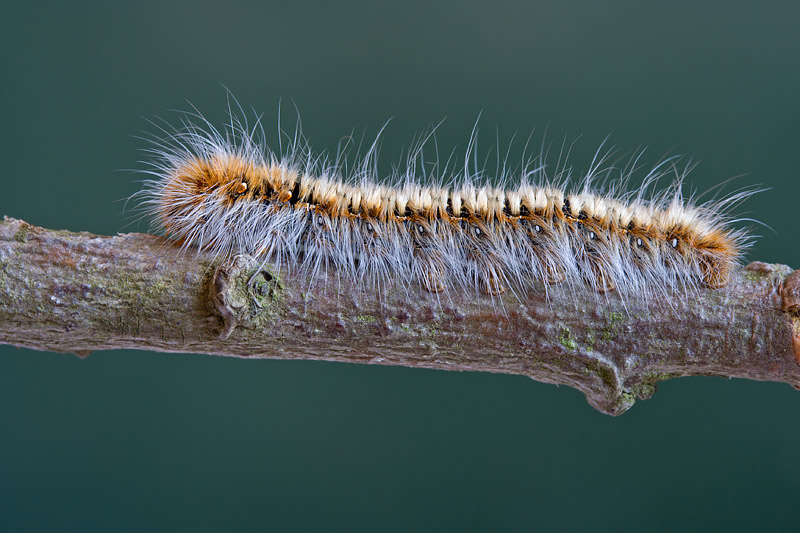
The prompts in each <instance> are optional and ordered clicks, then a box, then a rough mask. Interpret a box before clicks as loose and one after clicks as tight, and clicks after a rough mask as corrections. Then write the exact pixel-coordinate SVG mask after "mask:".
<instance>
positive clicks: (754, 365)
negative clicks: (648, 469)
mask: <svg viewBox="0 0 800 533" xmlns="http://www.w3.org/2000/svg"><path fill="white" fill-rule="evenodd" d="M798 315H800V271H794V272H793V271H792V269H790V268H789V267H787V266H784V265H771V264H766V263H758V262H756V263H751V264H749V265H748V266H747V267H745V268H743V269H741V270H739V271H737V272H735V273H734V275H733V278H732V280H731V282H730V283H729V284H728V285H727V286H726V287H724V288H721V289H717V290H702V291H698V292H697V293H693V294H691V295H687V294H677V295H675V296H674V297H672V298H664V299H651V300H650V301H645V302H631V301H630V300H628V301H626V302H623V301H622V300H621V299H620V298H619V297H618V296H617V295H615V294H611V295H603V296H598V295H595V294H574V293H572V292H570V291H569V290H567V289H566V288H564V287H560V286H557V285H556V286H549V287H546V288H545V287H543V288H542V290H541V291H537V292H535V293H531V294H527V295H524V296H521V295H518V294H517V295H515V294H514V293H513V292H512V291H508V292H506V293H504V294H503V295H500V296H497V295H494V296H492V295H476V294H452V293H451V294H446V295H444V294H442V293H439V294H433V293H429V292H426V291H424V290H422V289H421V288H417V287H408V286H407V285H406V284H404V283H402V282H398V283H396V284H395V285H394V286H393V287H385V288H383V289H382V290H379V289H374V288H369V287H360V286H357V285H356V284H353V283H350V282H344V281H342V280H338V279H337V277H336V275H335V273H328V275H327V276H326V277H320V276H317V277H316V278H314V279H312V278H311V277H309V276H308V275H306V274H304V273H301V272H296V271H291V272H290V271H288V270H287V269H283V270H280V269H278V268H276V266H275V265H272V264H262V263H259V262H258V261H255V260H253V259H252V258H250V257H247V256H236V257H234V258H228V259H223V258H215V257H213V256H211V255H209V254H204V253H196V252H194V251H192V252H185V251H181V250H180V249H179V247H177V246H175V245H174V244H173V243H172V242H170V241H167V240H165V239H163V238H160V237H156V236H152V235H144V234H135V233H132V234H120V235H116V236H112V237H105V236H96V235H92V234H89V233H72V232H67V231H51V230H46V229H43V228H39V227H36V226H33V225H30V224H28V223H26V222H23V221H20V220H15V219H11V218H6V219H5V220H4V221H3V222H0V343H3V344H11V345H14V346H21V347H27V348H33V349H36V350H49V351H56V352H73V353H76V354H78V355H81V356H85V355H88V354H89V353H90V352H91V351H93V350H108V349H114V348H135V349H141V350H154V351H162V352H194V353H204V354H215V355H226V356H234V357H248V358H273V359H318V360H326V361H344V362H351V363H371V364H385V365H402V366H409V367H424V368H439V369H446V370H474V371H483V372H502V373H509V374H523V375H526V376H529V377H531V378H533V379H535V380H537V381H543V382H547V383H557V384H564V385H569V386H571V387H575V388H577V389H579V390H581V391H582V392H583V393H584V394H586V397H587V399H588V401H589V403H590V404H591V405H592V406H594V407H595V408H597V409H599V410H600V411H602V412H604V413H608V414H613V415H616V414H620V413H622V412H624V411H625V410H627V409H628V408H629V407H630V406H631V405H632V404H633V403H634V401H635V400H636V399H637V398H639V399H645V398H649V397H650V396H651V395H652V394H653V392H654V391H655V388H656V383H657V382H659V381H662V380H665V379H669V378H672V377H678V376H688V375H716V376H727V377H738V378H749V379H756V380H767V381H778V382H785V383H788V384H790V385H792V386H794V387H795V388H800V317H799V316H798Z"/></svg>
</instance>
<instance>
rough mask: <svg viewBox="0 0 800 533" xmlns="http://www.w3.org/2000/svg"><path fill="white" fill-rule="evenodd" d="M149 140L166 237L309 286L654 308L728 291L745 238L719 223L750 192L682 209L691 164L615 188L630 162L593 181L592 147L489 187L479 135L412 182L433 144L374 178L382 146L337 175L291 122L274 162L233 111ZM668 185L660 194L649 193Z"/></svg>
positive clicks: (146, 194)
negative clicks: (479, 160)
mask: <svg viewBox="0 0 800 533" xmlns="http://www.w3.org/2000/svg"><path fill="white" fill-rule="evenodd" d="M165 124H166V123H165ZM159 129H160V134H159V135H160V136H155V137H154V138H151V139H150V140H151V142H152V143H153V144H152V146H151V147H150V148H148V149H146V151H147V152H148V153H149V154H150V156H151V159H150V160H149V161H148V162H147V164H148V165H150V167H149V169H148V170H146V172H148V173H149V174H150V176H151V177H150V179H147V180H146V181H145V187H144V188H143V190H142V191H140V193H139V194H138V196H140V197H141V200H142V207H143V208H144V210H145V211H146V212H147V214H149V215H150V216H151V217H152V218H153V219H154V220H155V223H156V225H157V226H158V227H159V228H160V230H161V231H162V232H163V233H164V234H166V235H167V236H168V237H171V238H173V239H175V240H177V241H178V242H180V243H181V244H182V246H184V247H187V248H188V247H196V248H197V249H201V250H210V251H212V252H213V253H214V254H217V255H220V256H230V255H233V254H237V253H247V254H250V255H253V256H255V257H260V258H262V259H263V260H264V261H274V262H276V263H278V264H279V265H282V266H287V267H289V268H298V269H301V270H303V271H305V272H307V273H309V274H310V275H311V276H312V277H316V276H321V275H327V274H328V273H329V272H336V275H338V276H340V277H341V279H344V280H348V281H351V282H353V283H358V284H369V285H378V284H381V285H385V284H396V283H405V284H409V285H410V284H417V285H421V286H422V287H423V288H424V289H426V290H427V291H430V292H432V293H439V292H442V291H448V290H450V291H452V290H459V291H460V290H474V291H477V292H483V293H487V294H489V295H492V296H494V295H498V294H501V293H503V292H505V291H506V290H508V289H509V288H511V289H512V290H513V291H514V292H515V293H522V294H524V293H527V292H530V291H538V290H541V288H542V287H544V288H545V289H546V287H547V286H548V285H551V284H564V285H566V286H567V287H568V288H569V289H570V290H572V291H587V290H588V291H591V292H593V293H595V294H605V295H607V294H610V293H612V292H616V293H618V294H620V295H622V296H623V297H627V298H632V297H633V298H649V297H652V296H654V295H658V294H665V293H671V292H674V291H694V290H699V289H701V288H709V289H715V288H719V287H722V286H724V285H725V284H726V283H727V282H728V280H729V278H730V275H731V272H732V270H733V269H734V268H735V267H736V265H737V264H738V263H739V261H740V258H741V256H742V252H743V250H744V249H745V248H746V247H747V246H748V244H749V242H750V240H751V238H750V237H749V235H748V233H747V232H746V231H745V230H742V229H734V228H733V227H732V225H733V223H734V222H736V221H735V220H733V219H732V218H731V217H730V216H728V214H727V213H728V212H729V211H730V210H731V208H732V207H733V206H735V205H738V204H739V203H740V202H741V201H742V200H744V199H746V198H747V197H748V196H749V195H750V194H752V193H753V192H754V191H752V190H741V191H739V192H737V193H735V194H732V195H730V196H728V197H727V198H723V199H721V200H709V201H707V202H705V203H697V202H694V201H693V199H692V198H691V197H690V198H688V199H685V198H684V195H683V193H682V187H683V181H684V179H685V176H686V173H687V172H688V170H689V169H690V166H687V167H686V168H684V169H683V170H679V169H678V167H677V165H676V163H675V159H666V160H664V161H662V162H661V163H660V164H658V165H656V166H655V167H653V168H652V170H651V171H650V172H649V173H648V174H647V175H646V176H645V177H644V179H643V182H642V185H641V186H640V187H639V188H638V189H636V190H634V191H626V190H625V188H626V186H627V183H628V182H629V180H630V176H631V174H632V173H633V171H634V167H635V166H636V164H638V157H636V158H632V160H631V161H632V162H631V164H629V165H627V166H626V167H625V168H624V169H621V170H619V169H618V170H619V172H620V179H618V180H615V181H612V180H611V178H610V176H611V169H613V168H614V167H609V168H607V169H601V165H602V164H604V162H605V160H606V158H607V155H606V156H601V155H599V154H600V151H599V150H598V154H596V156H595V161H594V162H593V163H592V166H591V168H590V169H589V170H588V171H587V172H586V173H585V175H583V177H582V178H581V179H578V180H575V178H574V176H573V172H572V170H571V169H570V168H568V167H567V165H566V163H563V162H562V163H560V164H558V165H556V168H555V170H553V171H551V170H549V169H548V167H547V165H546V164H544V163H542V161H544V160H545V159H546V157H545V156H546V154H544V153H543V154H540V155H539V156H538V157H537V158H535V161H536V162H538V163H539V164H538V165H530V164H527V165H525V166H524V167H522V168H520V169H518V170H517V172H516V175H515V173H514V172H513V171H511V170H508V168H507V167H506V164H505V162H503V165H502V168H500V170H499V172H498V175H497V176H495V178H496V182H497V181H499V182H501V185H499V186H498V185H497V184H496V182H495V184H492V183H491V182H490V180H489V179H487V178H486V177H485V173H484V172H483V170H482V169H477V168H471V167H470V164H469V158H470V155H469V154H470V153H471V152H474V144H475V137H476V132H475V130H473V135H472V137H471V139H470V144H469V148H468V150H467V156H466V158H465V164H464V168H463V169H458V170H454V169H453V168H451V164H450V162H449V161H448V163H447V164H445V165H444V168H442V169H440V168H438V166H437V167H436V170H435V171H429V172H427V173H422V174H423V175H422V176H420V175H418V172H417V168H418V164H417V160H418V159H419V158H420V157H421V155H420V154H421V153H422V148H423V146H425V144H426V140H427V139H429V138H430V135H428V136H427V137H426V138H425V139H422V140H421V141H420V142H418V143H417V144H416V146H415V147H414V149H413V150H410V152H409V154H410V155H409V158H408V164H407V168H406V169H405V171H400V170H395V171H394V173H393V174H392V175H391V176H389V177H386V178H381V177H380V176H379V175H378V170H377V164H375V160H376V155H375V154H376V153H377V150H376V146H377V140H376V143H374V144H373V145H372V146H371V147H370V149H369V150H368V152H367V154H366V155H365V156H364V157H363V158H362V159H361V160H360V162H359V164H357V165H355V166H354V170H351V171H349V172H348V171H347V170H346V165H343V164H342V158H341V157H337V158H335V159H333V160H331V159H328V158H326V157H325V156H318V155H314V153H313V152H312V151H311V150H310V148H309V146H308V142H307V141H306V140H305V139H304V137H303V135H302V133H300V131H299V129H300V128H299V121H298V128H297V132H296V133H295V135H294V136H293V137H291V136H288V135H287V136H286V137H288V138H289V141H288V142H287V145H286V146H285V147H284V146H283V145H282V143H283V140H282V139H281V146H280V148H279V150H277V151H273V150H271V149H270V148H268V147H267V144H266V142H265V135H264V133H263V128H261V126H260V122H258V121H257V122H256V125H255V126H253V127H251V126H249V125H248V121H247V119H246V116H244V113H241V115H239V114H237V113H233V112H231V113H230V122H229V123H228V124H226V125H225V127H224V128H223V129H221V130H220V129H218V128H217V127H215V126H213V125H212V124H211V123H210V122H209V121H208V120H206V119H205V118H203V116H202V115H201V114H199V113H194V112H191V113H189V112H187V113H184V114H182V118H181V125H180V127H172V126H168V125H167V126H159ZM279 135H280V134H279ZM562 148H563V147H562ZM543 152H544V150H543ZM639 155H641V153H639ZM498 167H500V165H498ZM531 167H533V168H531ZM448 169H449V170H448ZM672 173H674V174H675V177H674V178H673V179H672V183H671V185H670V186H669V187H667V188H665V189H664V190H662V191H661V192H652V193H651V192H650V191H651V189H653V188H654V185H655V184H656V183H658V181H659V180H661V179H662V178H664V176H667V175H668V174H672ZM575 181H577V186H576V187H574V188H572V189H570V188H569V185H570V184H571V183H573V182H575ZM597 183H600V184H601V185H599V186H598V185H596V184H597ZM503 184H506V185H505V186H503Z"/></svg>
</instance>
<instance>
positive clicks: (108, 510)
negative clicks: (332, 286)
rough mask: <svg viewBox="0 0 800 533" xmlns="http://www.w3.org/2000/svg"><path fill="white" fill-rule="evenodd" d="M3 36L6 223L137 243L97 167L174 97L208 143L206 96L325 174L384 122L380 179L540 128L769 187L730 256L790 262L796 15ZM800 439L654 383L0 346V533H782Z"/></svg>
mask: <svg viewBox="0 0 800 533" xmlns="http://www.w3.org/2000/svg"><path fill="white" fill-rule="evenodd" d="M3 11H4V13H3V21H2V23H0V24H2V32H0V44H2V52H1V54H2V55H0V72H2V78H3V81H2V84H0V86H1V87H2V88H1V89H0V90H1V91H2V94H3V98H2V104H1V105H2V110H3V112H2V118H3V128H2V132H0V135H2V144H1V145H2V147H3V148H2V154H3V155H2V160H1V161H0V165H2V167H1V168H2V170H1V171H0V179H2V183H3V192H2V195H1V196H0V214H6V215H9V216H14V217H17V218H22V219H25V220H27V221H29V222H31V223H34V224H38V225H41V226H45V227H50V228H67V229H71V230H88V231H92V232H95V233H100V234H113V233H115V232H119V231H131V230H145V229H146V225H144V224H136V223H131V218H130V214H125V213H123V202H122V201H121V199H124V198H126V197H127V196H129V195H130V194H132V193H133V192H135V191H136V190H137V189H138V188H139V184H138V183H137V180H140V179H141V178H142V176H141V175H139V174H136V173H130V172H126V171H120V169H130V168H141V167H142V165H141V164H140V163H138V162H137V161H138V160H140V159H141V158H142V157H143V155H142V154H141V153H140V152H139V150H140V149H141V148H142V147H143V146H144V144H143V143H142V142H141V141H139V140H137V139H135V138H134V136H135V135H138V134H139V133H140V132H141V131H142V130H148V129H149V130H150V131H152V128H149V127H148V125H147V123H146V121H145V120H143V118H142V117H145V116H152V115H159V116H163V117H166V118H172V117H174V115H173V114H171V113H170V111H169V109H175V108H178V109H186V108H187V104H186V102H185V100H187V99H188V100H189V101H191V102H192V103H193V104H195V105H196V106H197V107H198V108H199V109H200V110H202V111H203V112H204V113H205V114H206V115H207V116H209V117H210V118H211V119H212V120H213V121H215V122H217V123H219V122H220V121H221V120H223V119H224V110H225V105H226V104H225V98H226V93H225V90H224V89H223V88H222V85H221V84H225V86H227V87H229V88H230V89H231V91H232V92H233V94H234V95H235V96H236V97H237V98H238V99H239V100H240V101H241V102H242V103H243V104H244V105H246V106H251V105H252V106H253V107H254V108H255V109H256V110H257V111H258V112H263V113H264V121H265V123H266V124H267V125H268V130H269V129H270V125H272V124H275V121H276V116H277V110H278V103H279V101H280V99H281V98H283V104H282V105H283V106H284V109H285V110H286V109H288V110H291V104H288V105H287V102H290V101H291V100H290V99H293V100H294V102H295V103H296V104H297V107H298V108H299V109H300V111H301V115H302V117H303V125H304V130H305V132H306V134H307V135H308V136H309V137H310V139H311V142H312V144H313V146H314V147H315V148H317V149H319V150H330V149H333V148H335V146H336V143H337V141H338V140H339V138H340V137H341V136H343V135H346V134H348V133H350V132H351V131H355V132H356V134H357V135H360V133H361V132H364V131H366V132H367V136H372V135H374V134H375V132H377V130H378V129H379V128H380V126H381V125H382V124H383V123H384V121H386V120H387V119H389V118H391V117H394V118H393V120H392V122H391V124H390V126H389V128H388V129H387V132H386V136H385V139H384V144H383V146H384V150H383V154H382V159H381V164H382V168H385V169H389V168H391V163H392V161H393V160H394V159H396V158H397V157H399V154H400V151H401V148H403V147H407V146H408V144H409V143H410V142H411V139H412V136H413V135H414V133H417V132H420V131H422V130H424V129H425V128H426V127H428V126H429V125H430V124H431V123H435V122H438V121H439V120H441V119H442V118H446V119H447V120H446V121H445V123H444V124H443V125H442V127H441V128H440V129H439V141H440V143H441V145H442V146H443V149H444V150H445V151H449V149H450V148H451V147H453V146H461V147H463V146H464V145H465V144H466V142H467V140H468V137H469V132H470V130H471V128H472V125H473V123H474V122H475V119H476V117H477V116H478V113H480V112H481V111H483V115H482V118H481V121H480V125H481V127H482V131H483V137H482V139H484V141H483V144H482V145H481V146H482V149H486V152H488V149H489V147H490V145H493V144H494V142H495V132H496V131H499V136H500V139H501V145H503V144H504V143H506V142H507V141H508V139H510V137H511V136H512V135H513V134H514V133H515V132H517V133H518V135H521V136H522V137H526V136H527V134H528V133H529V132H530V130H531V129H532V128H534V127H536V128H537V130H536V133H535V135H534V138H535V139H540V138H541V137H540V136H539V134H540V133H541V132H542V131H543V130H544V129H545V128H549V129H548V133H547V138H548V139H549V140H550V141H553V142H554V144H555V145H558V144H559V143H560V141H561V140H562V139H563V138H565V137H566V138H567V139H569V140H572V139H575V138H576V137H578V135H579V134H580V135H582V137H581V139H580V141H579V142H578V143H577V145H576V148H575V150H574V152H573V155H572V161H573V163H574V164H575V167H576V168H577V169H585V168H586V165H587V164H588V162H589V161H590V160H591V156H592V155H593V154H594V150H595V149H596V147H597V146H598V145H599V144H600V143H601V142H602V141H603V139H604V138H605V136H606V135H608V134H611V135H612V136H611V142H612V143H614V144H616V145H617V146H618V147H620V150H621V152H620V153H623V154H624V153H628V152H630V151H631V150H634V149H636V148H637V147H639V146H647V147H648V150H647V157H645V159H647V160H648V162H650V163H653V162H655V161H657V160H658V159H659V158H660V157H661V156H662V155H664V154H676V153H677V154H686V155H687V156H690V157H692V158H693V159H694V160H699V161H700V165H699V166H698V167H697V169H696V170H695V171H694V172H693V173H692V174H691V176H690V180H689V181H690V183H691V185H692V186H693V187H694V188H696V189H697V190H700V191H704V190H706V189H708V188H710V187H711V186H713V185H714V184H716V183H718V182H720V181H722V180H725V179H727V178H731V177H734V176H742V177H740V178H739V179H737V180H736V181H735V183H734V184H733V186H732V188H736V187H738V186H745V185H752V184H762V185H764V186H766V187H769V188H770V190H768V191H766V192H764V193H761V194H759V195H758V196H756V197H755V198H752V199H751V200H749V201H748V202H747V203H746V204H745V205H744V206H743V207H742V208H741V209H740V210H739V213H740V214H743V215H744V216H749V217H752V218H755V219H757V220H758V221H760V222H762V223H764V224H765V225H766V226H768V227H769V228H771V229H768V228H766V227H763V226H761V227H756V233H757V234H759V235H760V238H759V239H758V242H757V244H756V245H755V246H754V247H753V249H752V250H751V251H750V253H749V258H751V259H753V258H755V259H759V260H763V261H770V262H781V263H787V264H790V265H792V266H795V267H798V266H800V250H799V249H798V246H797V244H798V239H797V233H796V231H797V230H796V221H797V201H798V198H800V195H799V194H798V193H800V185H798V180H797V174H798V168H800V157H799V156H798V154H800V151H798V146H800V133H799V132H798V118H800V100H798V94H800V93H799V92H798V91H799V90H800V69H798V62H797V61H798V51H800V32H798V29H797V24H798V20H800V10H798V4H797V3H796V2H759V3H755V2H753V3H752V4H750V3H745V2H711V1H709V2H696V1H691V2H657V3H656V2H653V3H649V2H636V1H630V2H615V3H603V2H588V1H585V2H557V1H553V2H519V3H508V2H503V1H493V2H487V3H483V4H478V3H466V2H447V3H444V2H443V3H438V4H436V5H430V4H429V3H427V2H413V1H412V2H409V1H405V2H385V3H378V2H362V3H353V2H306V3H299V2H295V3H291V2H279V3H274V4H269V3H255V2H254V3H252V4H246V3H231V2H228V3H226V4H225V5H222V4H220V5H211V4H209V3H205V2H197V3H193V4H176V3H172V2H164V1H161V2H153V3H151V2H137V3H131V4H128V5H115V4H113V3H103V2H97V3H96V4H95V5H91V6H89V5H88V3H85V4H81V5H78V4H77V3H64V4H63V5H62V4H56V5H46V4H38V3H30V4H29V5H26V6H22V5H17V4H15V5H13V6H11V5H6V6H5V7H4V10H3ZM273 138H274V136H273ZM517 146H519V145H517ZM486 152H484V153H486ZM516 155H517V157H519V152H517V154H516ZM732 188H729V189H727V190H732ZM793 224H794V225H793ZM773 230H774V231H773ZM799 422H800V393H798V392H797V391H794V390H793V389H791V388H790V387H789V386H787V385H782V384H774V383H756V382H749V381H742V380H726V379H720V378H687V379H680V380H673V381H669V382H666V383H663V384H662V385H660V386H659V391H658V393H657V394H656V395H655V396H654V397H653V399H651V400H648V401H645V402H639V403H637V405H635V406H634V407H633V409H632V410H631V411H629V412H628V413H626V414H625V415H623V416H622V417H619V418H611V417H608V416H605V415H602V414H600V413H597V412H595V411H594V410H592V409H591V408H590V407H589V405H588V404H586V402H585V400H584V398H583V396H582V395H581V394H580V393H578V392H576V391H574V390H571V389H569V388H566V387H561V388H558V387H554V386H552V385H545V384H540V383H536V382H533V381H531V380H528V379H526V378H523V377H518V376H502V375H488V374H476V373H448V372H442V371H432V370H411V369H405V368H388V367H368V366H357V365H344V364H333V363H320V362H283V361H243V360H235V359H226V358H217V357H208V356H197V355H187V354H182V355H166V354H157V353H150V352H133V351H118V352H107V353H94V354H92V355H91V356H90V357H89V358H88V359H86V360H79V359H78V358H77V357H75V356H73V355H65V354H51V353H39V352H32V351H28V350H22V349H16V348H11V347H7V346H3V347H0V529H3V530H6V531H22V530H82V531H90V530H105V531H110V530H115V531H140V530H143V529H155V530H173V529H179V530H194V531H199V530H217V531H221V530H260V529H270V528H275V529H280V530H293V529H317V530H373V531H382V530H405V531H408V530H412V529H417V528H424V529H435V530H531V529H547V530H551V529H583V530H587V529H589V530H597V531H603V530H642V529H645V528H646V529H654V530H670V529H672V530H674V529H677V528H678V527H681V528H683V529H687V530H706V529H708V528H712V529H723V528H724V529H728V530H736V529H742V530H755V529H762V528H765V529H772V530H796V527H797V525H798V524H800V503H799V501H800V453H798V447H800V423H799Z"/></svg>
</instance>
